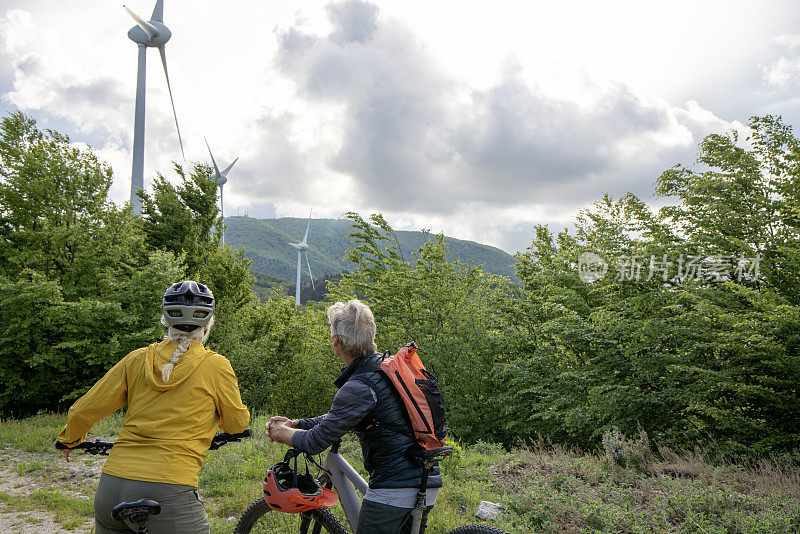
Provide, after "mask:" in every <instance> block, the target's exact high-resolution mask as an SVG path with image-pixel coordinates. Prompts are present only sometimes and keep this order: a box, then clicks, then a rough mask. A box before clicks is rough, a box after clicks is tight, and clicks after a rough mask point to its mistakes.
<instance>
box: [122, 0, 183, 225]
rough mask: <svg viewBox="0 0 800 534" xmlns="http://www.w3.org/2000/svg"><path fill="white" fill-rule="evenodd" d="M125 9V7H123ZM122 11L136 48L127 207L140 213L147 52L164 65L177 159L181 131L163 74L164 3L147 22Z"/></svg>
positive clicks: (161, 0) (160, 1)
mask: <svg viewBox="0 0 800 534" xmlns="http://www.w3.org/2000/svg"><path fill="white" fill-rule="evenodd" d="M123 7H125V6H123ZM125 11H127V12H128V14H129V15H130V16H131V17H132V18H133V20H135V21H136V26H134V27H133V28H131V29H130V30H129V31H128V38H129V39H130V40H131V41H133V42H134V43H136V44H137V45H139V65H138V70H137V72H136V113H135V115H134V121H133V166H132V169H131V204H133V211H134V213H140V212H141V211H142V201H141V200H140V199H139V197H138V195H137V194H136V193H137V192H138V191H139V190H140V189H143V188H144V97H145V76H146V74H147V65H146V60H147V49H148V48H158V51H159V53H160V54H161V64H162V65H163V66H164V76H166V78H167V90H168V91H169V101H170V103H171V104H172V115H173V116H174V117H175V128H176V129H177V130H178V143H180V146H181V157H182V158H183V159H184V160H185V159H186V157H185V156H184V155H183V141H182V140H181V129H180V127H178V114H177V113H175V102H174V101H173V100H172V88H171V87H170V85H169V73H168V72H167V56H166V52H165V51H164V45H166V44H167V41H169V38H170V37H172V32H170V31H169V28H167V27H166V26H164V0H157V1H156V5H155V7H154V8H153V14H152V15H151V16H150V20H149V21H145V20H143V19H142V18H141V17H140V16H138V15H137V14H136V13H134V12H133V11H131V10H130V9H128V8H127V7H125Z"/></svg>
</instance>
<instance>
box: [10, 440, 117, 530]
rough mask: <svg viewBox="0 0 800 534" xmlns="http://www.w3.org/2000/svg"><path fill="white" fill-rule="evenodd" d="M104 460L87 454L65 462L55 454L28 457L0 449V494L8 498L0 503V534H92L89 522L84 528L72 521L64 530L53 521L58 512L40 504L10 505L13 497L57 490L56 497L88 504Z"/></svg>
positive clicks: (30, 455)
mask: <svg viewBox="0 0 800 534" xmlns="http://www.w3.org/2000/svg"><path fill="white" fill-rule="evenodd" d="M103 461H104V457H99V458H98V457H94V456H91V455H88V454H83V455H74V456H73V459H72V461H70V462H69V463H67V462H65V461H64V460H63V458H62V457H61V456H59V455H57V454H45V453H30V452H24V451H20V450H18V449H13V448H0V493H3V494H5V495H8V496H10V497H11V499H12V502H7V501H8V500H9V499H8V498H3V499H2V500H0V532H3V533H37V534H39V533H41V534H50V533H54V534H62V533H67V532H70V533H72V534H81V533H88V532H91V529H92V524H93V521H92V520H86V521H85V522H84V523H83V524H77V523H80V522H79V521H73V522H72V524H69V525H67V526H68V527H71V529H70V528H67V529H65V528H64V527H63V526H61V525H60V524H59V523H58V522H57V521H56V518H58V517H59V514H58V512H52V511H48V510H47V507H46V506H45V505H44V504H43V503H40V502H37V503H31V502H29V501H28V502H25V503H23V504H19V503H15V502H13V498H15V497H23V498H24V497H26V496H27V497H30V496H33V495H36V494H37V492H39V494H41V493H42V491H43V490H44V491H45V492H48V491H49V492H52V490H57V491H58V493H59V494H61V495H66V496H69V497H72V498H76V499H82V500H86V501H89V502H91V499H92V497H93V495H94V491H95V488H96V487H97V482H98V480H99V479H100V468H101V467H102V465H103Z"/></svg>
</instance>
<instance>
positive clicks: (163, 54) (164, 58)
mask: <svg viewBox="0 0 800 534" xmlns="http://www.w3.org/2000/svg"><path fill="white" fill-rule="evenodd" d="M160 2H161V0H159V3H160ZM156 7H158V4H156ZM158 51H159V52H160V53H161V64H162V65H164V76H166V77H167V90H168V91H169V102H170V104H172V115H173V116H174V117H175V129H176V130H178V143H180V145H181V157H182V158H183V161H186V156H185V155H184V154H183V141H182V140H181V128H180V126H178V114H177V113H176V112H175V101H174V100H172V87H170V85H169V73H168V72H167V53H166V52H165V51H164V45H161V46H159V47H158Z"/></svg>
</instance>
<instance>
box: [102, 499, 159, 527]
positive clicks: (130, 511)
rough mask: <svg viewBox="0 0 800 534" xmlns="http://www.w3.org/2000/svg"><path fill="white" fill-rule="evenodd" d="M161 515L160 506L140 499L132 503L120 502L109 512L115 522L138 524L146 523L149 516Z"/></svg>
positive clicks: (148, 500) (154, 502)
mask: <svg viewBox="0 0 800 534" xmlns="http://www.w3.org/2000/svg"><path fill="white" fill-rule="evenodd" d="M160 513H161V505H160V504H158V503H157V502H156V501H151V500H150V499H141V500H138V501H134V502H121V503H119V504H118V505H116V506H115V507H114V509H113V510H111V517H113V518H114V519H115V520H117V521H125V520H128V521H131V522H132V523H139V522H145V521H147V518H149V517H150V515H158V514H160Z"/></svg>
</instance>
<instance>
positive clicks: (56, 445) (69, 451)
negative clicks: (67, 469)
mask: <svg viewBox="0 0 800 534" xmlns="http://www.w3.org/2000/svg"><path fill="white" fill-rule="evenodd" d="M59 445H61V447H59ZM53 447H55V448H56V449H58V450H60V451H61V452H63V453H64V459H65V460H66V461H67V462H69V454H70V453H71V452H72V449H67V448H64V447H65V445H64V444H63V443H59V442H58V440H56V442H55V443H53Z"/></svg>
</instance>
